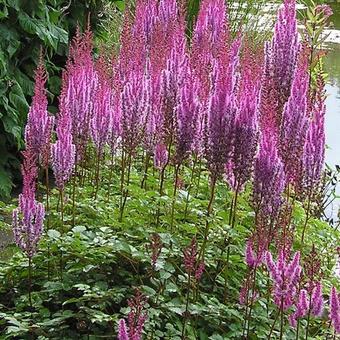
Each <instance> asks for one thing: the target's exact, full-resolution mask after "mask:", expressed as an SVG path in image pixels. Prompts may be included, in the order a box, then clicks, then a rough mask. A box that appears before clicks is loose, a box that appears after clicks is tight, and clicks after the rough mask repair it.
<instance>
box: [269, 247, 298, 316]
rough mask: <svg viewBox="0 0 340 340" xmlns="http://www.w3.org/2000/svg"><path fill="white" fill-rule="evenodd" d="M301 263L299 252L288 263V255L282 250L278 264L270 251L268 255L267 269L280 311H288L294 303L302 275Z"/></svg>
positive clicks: (275, 301)
mask: <svg viewBox="0 0 340 340" xmlns="http://www.w3.org/2000/svg"><path fill="white" fill-rule="evenodd" d="M299 262H300V253H299V252H296V253H295V254H294V257H293V259H292V260H291V261H290V262H288V259H287V255H286V254H285V252H284V251H283V250H280V251H279V255H278V258H277V261H276V263H275V262H274V260H273V257H272V254H271V253H270V252H269V251H267V253H266V263H267V268H268V271H269V273H270V276H271V278H272V280H273V284H274V291H273V294H274V303H275V304H276V305H277V306H278V308H280V309H283V310H287V309H288V308H289V307H291V306H292V305H293V303H294V299H295V296H296V291H297V284H298V281H299V278H300V274H301V266H300V264H299Z"/></svg>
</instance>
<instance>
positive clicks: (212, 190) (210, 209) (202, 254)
mask: <svg viewBox="0 0 340 340" xmlns="http://www.w3.org/2000/svg"><path fill="white" fill-rule="evenodd" d="M216 182H217V178H216V177H215V176H214V177H213V178H212V182H211V192H210V200H209V204H208V208H207V220H206V223H205V230H204V239H203V244H202V247H201V250H200V253H199V256H198V258H199V259H200V260H201V261H204V256H205V248H206V244H207V241H208V235H209V227H210V223H209V218H210V215H211V213H212V208H213V202H214V198H215V189H216Z"/></svg>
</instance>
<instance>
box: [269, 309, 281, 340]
mask: <svg viewBox="0 0 340 340" xmlns="http://www.w3.org/2000/svg"><path fill="white" fill-rule="evenodd" d="M279 315H280V309H278V311H277V313H276V316H275V319H274V321H273V324H272V327H271V328H270V331H269V335H268V340H271V338H272V333H273V330H274V327H275V324H276V321H277V319H278V318H279Z"/></svg>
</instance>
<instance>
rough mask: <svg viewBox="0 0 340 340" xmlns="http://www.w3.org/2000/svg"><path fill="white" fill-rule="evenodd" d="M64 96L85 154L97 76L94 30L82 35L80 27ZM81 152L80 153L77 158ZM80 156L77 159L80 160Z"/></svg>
mask: <svg viewBox="0 0 340 340" xmlns="http://www.w3.org/2000/svg"><path fill="white" fill-rule="evenodd" d="M63 80H64V84H63V89H64V90H63V92H64V93H63V94H62V95H63V96H65V99H64V100H65V105H67V107H68V108H67V109H68V110H69V112H70V115H71V119H72V137H73V141H74V143H75V144H76V145H77V153H82V152H83V149H84V147H85V145H86V143H87V141H88V139H89V137H90V124H91V119H92V115H93V101H94V98H95V91H96V87H97V82H98V75H97V72H96V70H95V65H94V62H93V58H92V32H91V31H90V29H89V28H87V30H86V31H85V33H84V34H81V33H80V31H79V28H78V29H77V33H76V36H75V37H74V39H73V41H72V43H71V46H70V55H69V59H68V61H67V65H66V73H65V76H64V78H63ZM80 158H81V155H78V159H80ZM78 159H77V161H78Z"/></svg>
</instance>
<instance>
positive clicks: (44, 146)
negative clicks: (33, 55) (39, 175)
mask: <svg viewBox="0 0 340 340" xmlns="http://www.w3.org/2000/svg"><path fill="white" fill-rule="evenodd" d="M46 81H47V73H46V69H45V66H44V63H43V57H42V52H41V55H40V60H39V65H38V68H37V69H36V71H35V85H34V96H33V98H32V104H31V107H30V109H29V112H28V116H27V124H26V128H25V144H26V149H30V150H31V151H32V152H33V153H34V154H35V156H36V161H38V162H39V163H40V164H41V166H42V167H43V168H45V167H47V166H48V161H49V152H50V149H49V148H50V142H51V133H52V129H53V124H54V117H52V116H50V115H49V114H48V111H47V105H48V101H47V92H46V88H45V85H46Z"/></svg>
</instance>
